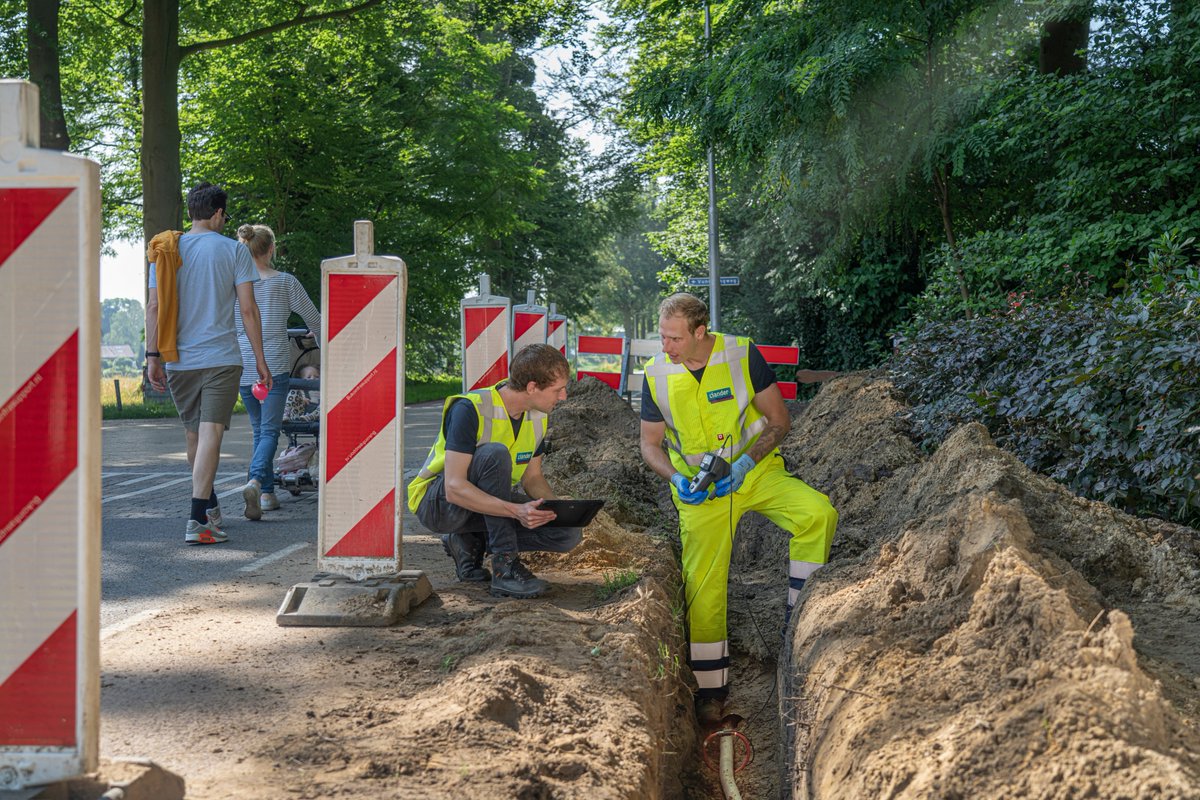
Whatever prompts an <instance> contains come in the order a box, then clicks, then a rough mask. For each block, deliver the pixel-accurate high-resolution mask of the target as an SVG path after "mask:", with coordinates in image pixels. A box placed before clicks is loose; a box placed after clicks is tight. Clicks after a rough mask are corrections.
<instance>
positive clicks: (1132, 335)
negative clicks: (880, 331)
mask: <svg viewBox="0 0 1200 800" xmlns="http://www.w3.org/2000/svg"><path fill="white" fill-rule="evenodd" d="M1156 269H1157V271H1156V272H1155V273H1153V274H1152V276H1151V277H1150V278H1149V279H1148V281H1147V282H1146V283H1144V284H1139V285H1138V286H1136V287H1135V290H1134V291H1131V292H1129V293H1127V294H1125V295H1122V296H1120V297H1117V298H1113V299H1107V300H1106V299H1102V298H1101V299H1095V300H1088V301H1085V302H1082V303H1069V302H1062V303H1059V304H1055V305H1031V304H1029V303H1027V302H1023V301H1021V300H1019V299H1017V298H1014V300H1013V301H1012V304H1013V308H1012V310H1011V312H1010V313H1009V314H1007V315H991V316H983V317H977V318H976V319H974V320H960V321H955V322H939V323H932V324H930V325H928V326H926V327H925V328H924V329H922V330H921V331H920V332H919V333H918V334H917V335H916V336H915V337H914V338H913V339H912V340H911V341H909V342H908V343H907V344H906V345H905V346H904V347H903V348H902V351H901V353H900V354H899V356H898V357H897V358H896V359H895V361H894V362H893V365H892V372H893V378H894V380H895V381H896V385H897V386H898V387H899V388H900V389H901V390H902V391H904V392H905V393H906V394H907V395H908V398H909V401H910V403H911V404H912V405H913V415H914V416H913V418H914V425H915V430H916V432H917V434H918V435H919V436H920V437H921V438H922V439H923V440H924V441H925V442H926V443H927V444H929V445H934V444H937V443H938V442H940V441H941V440H942V439H944V438H945V436H946V435H947V434H948V433H949V432H950V430H951V429H952V428H953V427H955V426H956V425H958V424H961V423H962V422H966V421H969V420H978V421H980V422H982V423H984V424H985V425H986V426H987V427H988V429H989V430H990V431H991V433H992V435H993V437H994V438H995V440H996V442H997V444H999V445H1001V446H1003V447H1005V448H1006V449H1008V450H1010V451H1012V452H1013V453H1015V454H1016V455H1017V456H1018V457H1020V458H1021V460H1022V461H1024V462H1025V463H1026V464H1027V465H1028V466H1029V467H1030V468H1032V469H1034V470H1037V471H1039V472H1042V473H1044V474H1046V475H1049V476H1050V477H1052V478H1054V479H1056V480H1058V481H1060V482H1062V483H1063V484H1065V485H1066V486H1067V487H1068V488H1070V489H1071V490H1072V491H1074V492H1076V493H1078V494H1081V495H1085V496H1088V497H1092V498H1095V499H1098V500H1103V501H1104V502H1106V503H1110V504H1113V505H1116V506H1118V507H1122V508H1125V509H1127V510H1129V511H1131V512H1134V513H1138V514H1143V515H1153V516H1160V517H1169V518H1174V519H1176V520H1179V521H1181V522H1185V523H1188V524H1192V525H1195V524H1196V523H1197V522H1198V521H1200V459H1198V458H1197V453H1200V447H1198V445H1200V270H1198V269H1197V268H1196V267H1194V266H1192V267H1180V266H1177V265H1172V266H1169V267H1166V265H1165V264H1164V263H1163V262H1162V261H1160V262H1159V263H1158V264H1157V265H1156Z"/></svg>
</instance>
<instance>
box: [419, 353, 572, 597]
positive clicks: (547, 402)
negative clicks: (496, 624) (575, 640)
mask: <svg viewBox="0 0 1200 800" xmlns="http://www.w3.org/2000/svg"><path fill="white" fill-rule="evenodd" d="M569 374H570V368H569V366H568V364H567V359H566V358H565V357H564V356H563V354H562V353H560V352H559V351H558V350H557V349H556V348H554V347H551V346H549V345H545V344H532V345H529V346H528V347H525V348H523V349H522V350H521V351H520V352H518V353H517V354H516V355H515V356H514V357H513V360H512V363H511V364H510V365H509V372H508V380H507V381H501V382H500V383H498V384H496V385H495V386H491V387H488V388H486V389H476V390H474V391H470V392H466V393H464V394H460V395H454V396H453V397H449V398H447V399H446V403H445V405H444V406H443V407H442V430H441V433H440V434H439V436H438V440H437V442H435V443H434V445H433V448H432V449H431V450H430V451H429V457H428V458H426V460H425V465H424V466H423V467H422V468H421V472H420V473H419V474H418V475H417V477H415V478H413V480H412V482H411V483H410V484H409V485H408V508H409V510H410V511H412V512H413V513H414V514H416V515H417V519H419V520H421V524H423V525H424V526H425V527H426V528H428V529H429V530H431V531H433V532H434V533H440V534H442V545H443V547H444V548H445V549H446V553H447V555H449V556H450V557H451V558H452V559H453V560H454V569H455V573H456V574H457V575H458V579H459V580H461V581H479V582H483V581H488V580H490V581H491V591H492V593H493V594H497V595H502V596H507V597H516V598H529V597H537V596H538V595H539V594H541V593H542V592H544V591H545V590H546V589H547V587H548V584H547V583H546V581H544V580H542V579H541V578H538V577H536V576H534V574H533V573H532V572H530V571H529V569H528V568H527V567H526V566H525V565H524V564H522V563H521V559H520V557H519V556H518V553H519V552H521V551H526V550H550V551H553V552H557V553H565V552H567V551H569V550H571V549H572V548H573V547H575V545H577V544H579V542H580V539H581V538H582V533H583V531H582V529H580V528H567V527H555V526H552V525H550V524H549V523H551V522H553V520H554V519H555V515H554V512H552V511H548V510H545V509H542V508H539V506H540V505H541V504H542V501H543V500H552V499H555V494H554V492H553V491H552V490H551V489H550V484H549V483H547V482H546V477H545V475H543V474H542V454H543V450H544V444H543V442H544V440H545V437H546V423H547V414H549V413H550V410H551V409H553V408H554V406H555V405H556V404H557V403H558V402H559V401H561V400H565V399H566V397H567V377H568V375H569ZM518 487H519V489H518ZM485 552H491V554H492V571H491V573H489V572H488V571H487V570H486V569H484V568H483V558H484V554H485Z"/></svg>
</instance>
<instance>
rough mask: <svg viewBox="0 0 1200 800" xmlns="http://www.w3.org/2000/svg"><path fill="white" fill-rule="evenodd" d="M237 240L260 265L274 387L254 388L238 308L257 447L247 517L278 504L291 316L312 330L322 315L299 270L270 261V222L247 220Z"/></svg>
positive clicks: (244, 387) (245, 395)
mask: <svg viewBox="0 0 1200 800" xmlns="http://www.w3.org/2000/svg"><path fill="white" fill-rule="evenodd" d="M238 239H240V240H241V241H242V242H243V243H244V244H245V245H246V247H248V248H250V255H252V256H253V257H254V264H255V266H257V267H258V278H259V279H258V281H257V282H255V284H254V300H255V302H257V303H258V310H259V314H260V315H261V316H262V337H263V354H264V355H265V356H266V361H267V366H268V367H269V368H270V370H271V380H272V381H273V383H272V386H271V391H270V393H269V394H268V395H267V397H266V399H265V400H263V401H262V402H259V400H258V399H257V398H256V397H255V396H254V394H253V393H252V391H251V390H252V389H253V384H254V382H255V381H256V380H257V378H258V371H257V369H256V368H255V366H254V364H255V362H254V351H253V350H252V349H251V347H250V340H249V339H247V338H246V330H245V328H244V327H243V326H242V323H241V315H240V314H239V313H238V311H239V310H240V309H235V311H234V315H233V316H234V319H235V320H237V333H238V344H239V345H240V346H241V348H242V381H241V385H240V391H241V395H242V403H243V404H244V405H245V406H246V411H247V412H248V413H249V415H250V425H251V426H252V427H253V429H254V450H253V453H252V455H251V456H250V471H249V475H248V476H247V477H248V480H247V481H246V485H245V486H244V487H242V497H243V498H244V499H245V501H246V512H245V513H246V518H247V519H260V518H261V517H262V512H263V511H264V510H265V511H271V510H274V509H276V508H279V500H278V498H276V497H275V450H276V449H277V448H278V446H279V429H280V426H281V425H282V422H283V407H284V402H285V401H286V399H287V395H288V383H289V380H290V377H291V376H290V374H289V369H290V361H291V356H292V351H291V342H290V341H289V340H288V335H287V323H288V317H290V316H291V315H292V312H295V313H297V314H299V315H300V317H301V319H303V320H304V324H305V325H307V326H308V329H309V331H312V332H314V333H319V332H320V330H321V314H320V312H318V311H317V308H316V306H314V305H313V302H312V300H310V299H309V297H308V294H307V293H306V292H305V291H304V287H303V286H301V285H300V281H298V280H296V276H295V275H290V274H288V273H286V272H280V271H279V270H277V269H275V268H274V267H272V266H271V261H272V260H273V259H274V258H275V232H274V231H272V230H271V229H270V228H268V227H267V226H266V225H243V226H242V227H240V228H238Z"/></svg>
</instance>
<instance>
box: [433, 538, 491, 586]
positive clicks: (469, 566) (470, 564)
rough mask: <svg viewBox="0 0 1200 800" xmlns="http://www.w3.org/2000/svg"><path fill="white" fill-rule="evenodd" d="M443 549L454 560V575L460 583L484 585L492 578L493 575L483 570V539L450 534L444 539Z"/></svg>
mask: <svg viewBox="0 0 1200 800" xmlns="http://www.w3.org/2000/svg"><path fill="white" fill-rule="evenodd" d="M442 549H443V550H445V551H446V555H448V556H450V558H452V559H454V574H455V575H457V576H458V579H459V580H460V581H474V582H475V583H482V582H483V581H486V580H489V579H490V578H491V577H492V573H490V572H488V571H487V570H486V569H484V568H483V537H481V536H474V535H472V534H469V533H448V534H446V535H445V536H443V537H442Z"/></svg>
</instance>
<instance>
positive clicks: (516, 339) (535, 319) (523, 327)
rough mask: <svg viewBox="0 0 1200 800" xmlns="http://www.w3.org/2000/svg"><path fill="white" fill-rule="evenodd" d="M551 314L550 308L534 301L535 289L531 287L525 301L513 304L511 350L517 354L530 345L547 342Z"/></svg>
mask: <svg viewBox="0 0 1200 800" xmlns="http://www.w3.org/2000/svg"><path fill="white" fill-rule="evenodd" d="M549 315H550V310H549V309H548V308H546V307H545V306H539V305H537V304H536V303H535V302H534V301H533V290H532V289H530V290H529V291H528V292H527V293H526V300H525V303H524V304H523V305H519V306H513V321H512V348H510V352H511V353H513V354H514V355H515V354H516V353H519V352H520V351H521V349H522V348H524V347H528V346H529V345H531V344H545V343H546V334H547V331H548V328H547V324H546V323H547V317H549Z"/></svg>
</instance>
